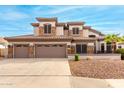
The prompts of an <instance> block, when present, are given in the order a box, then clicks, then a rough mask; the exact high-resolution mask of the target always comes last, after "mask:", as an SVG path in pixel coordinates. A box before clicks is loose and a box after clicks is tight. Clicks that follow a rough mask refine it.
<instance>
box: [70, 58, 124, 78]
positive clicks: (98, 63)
mask: <svg viewBox="0 0 124 93" xmlns="http://www.w3.org/2000/svg"><path fill="white" fill-rule="evenodd" d="M69 65H70V70H71V73H72V75H73V76H81V77H90V78H100V79H124V61H120V60H80V61H69Z"/></svg>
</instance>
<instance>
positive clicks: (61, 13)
mask: <svg viewBox="0 0 124 93" xmlns="http://www.w3.org/2000/svg"><path fill="white" fill-rule="evenodd" d="M36 17H58V20H59V22H66V21H84V22H86V24H85V25H88V26H92V28H94V29H96V30H99V31H101V32H102V33H104V34H109V33H118V34H119V33H120V34H121V35H124V6H90V5H89V6H50V5H49V6H43V5H41V6H29V5H27V6H21V5H18V6H13V5H12V6H2V5H1V6H0V36H15V35H24V34H32V33H33V27H32V26H31V25H30V23H32V22H36V19H35V18H36Z"/></svg>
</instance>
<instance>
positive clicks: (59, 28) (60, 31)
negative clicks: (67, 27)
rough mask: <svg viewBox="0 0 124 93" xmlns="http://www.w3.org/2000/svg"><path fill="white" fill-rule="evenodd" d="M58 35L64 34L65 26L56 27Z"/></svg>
mask: <svg viewBox="0 0 124 93" xmlns="http://www.w3.org/2000/svg"><path fill="white" fill-rule="evenodd" d="M56 35H64V28H63V26H58V27H56Z"/></svg>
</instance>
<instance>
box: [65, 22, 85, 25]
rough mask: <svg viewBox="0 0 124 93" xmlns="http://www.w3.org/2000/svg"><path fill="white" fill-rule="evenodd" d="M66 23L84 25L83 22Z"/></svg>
mask: <svg viewBox="0 0 124 93" xmlns="http://www.w3.org/2000/svg"><path fill="white" fill-rule="evenodd" d="M67 24H68V25H84V24H85V22H67Z"/></svg>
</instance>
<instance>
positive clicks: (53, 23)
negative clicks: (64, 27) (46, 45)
mask: <svg viewBox="0 0 124 93" xmlns="http://www.w3.org/2000/svg"><path fill="white" fill-rule="evenodd" d="M47 23H48V24H51V25H52V27H55V24H56V22H40V26H43V25H44V24H47Z"/></svg>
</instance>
